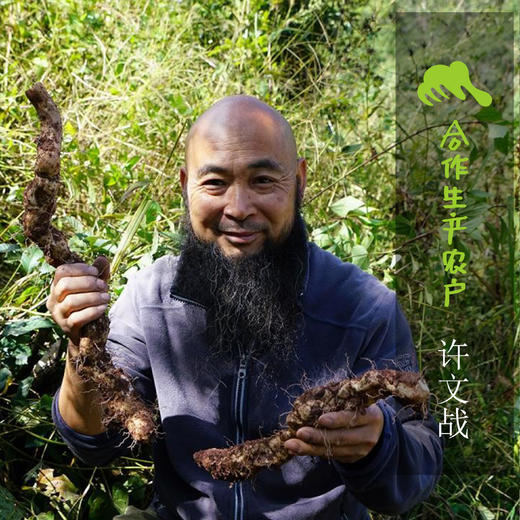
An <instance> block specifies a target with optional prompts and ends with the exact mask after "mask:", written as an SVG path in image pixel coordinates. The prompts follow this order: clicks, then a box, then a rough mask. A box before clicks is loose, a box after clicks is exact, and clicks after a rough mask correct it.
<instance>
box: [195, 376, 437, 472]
mask: <svg viewBox="0 0 520 520" xmlns="http://www.w3.org/2000/svg"><path fill="white" fill-rule="evenodd" d="M389 396H394V397H396V398H398V399H400V400H401V401H403V402H404V403H405V404H406V405H409V406H411V407H413V408H415V409H417V410H418V411H422V413H423V414H424V415H426V413H427V406H428V398H429V396H430V392H429V390H428V386H427V384H426V382H425V381H424V379H422V378H421V376H420V374H418V373H415V372H401V371H397V370H390V369H385V370H369V371H368V372H365V373H364V374H363V375H361V376H360V377H355V378H352V379H344V380H343V381H338V382H331V383H328V384H326V385H324V386H318V387H315V388H311V389H310V390H307V391H306V392H304V393H303V394H302V395H300V396H299V397H298V398H297V399H296V400H295V401H294V404H293V409H292V410H291V412H289V414H288V415H287V419H286V423H287V428H286V429H283V430H279V431H277V432H275V433H274V434H273V435H271V436H270V437H264V438H261V439H255V440H249V441H246V442H244V443H242V444H238V445H236V446H231V447H230V448H211V449H208V450H201V451H198V452H196V453H195V454H194V455H193V458H194V460H195V462H196V463H197V464H198V465H199V466H201V467H203V468H204V469H206V470H207V471H208V472H209V473H210V474H211V476H212V477H213V478H214V479H219V480H229V481H231V482H236V481H238V480H243V479H248V478H251V477H253V476H254V475H255V474H256V473H258V472H259V471H260V470H261V469H263V468H270V467H277V466H281V465H282V464H284V463H285V462H287V461H288V460H289V459H290V458H292V456H293V455H291V454H290V453H289V451H288V450H286V449H285V447H284V442H285V441H287V440H289V439H291V438H294V437H296V432H297V431H298V429H299V428H301V427H302V426H312V427H314V428H317V427H318V419H319V418H320V416H321V415H323V414H324V413H329V412H339V411H342V410H348V411H353V412H356V413H364V412H365V410H366V408H368V407H369V406H370V405H372V404H374V403H375V402H376V401H378V400H379V399H383V398H385V397H389Z"/></svg>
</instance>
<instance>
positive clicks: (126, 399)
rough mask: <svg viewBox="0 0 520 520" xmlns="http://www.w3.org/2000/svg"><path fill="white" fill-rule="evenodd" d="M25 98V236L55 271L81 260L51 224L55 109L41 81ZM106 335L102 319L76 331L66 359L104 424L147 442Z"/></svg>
mask: <svg viewBox="0 0 520 520" xmlns="http://www.w3.org/2000/svg"><path fill="white" fill-rule="evenodd" d="M26 95H27V97H28V98H29V101H30V102H31V103H32V104H33V105H34V108H36V112H37V113H38V118H39V120H40V123H41V131H40V135H39V136H38V138H37V140H36V142H37V154H36V165H35V168H34V170H35V177H34V179H33V180H32V181H31V183H30V184H29V185H28V186H27V188H26V190H25V192H24V209H25V211H24V214H23V217H22V224H23V229H24V234H25V236H26V237H27V238H29V239H30V240H32V241H33V242H34V243H36V244H37V245H38V246H39V247H40V249H41V250H42V251H43V253H44V255H45V259H46V260H47V262H48V263H49V264H50V265H52V266H54V267H58V266H60V265H62V264H69V263H75V262H83V260H82V259H81V257H80V256H79V255H77V254H76V253H74V252H72V251H70V249H69V246H68V243H67V238H66V236H65V235H64V234H63V233H62V232H61V231H60V230H58V229H56V228H55V227H53V226H52V225H51V223H50V222H51V219H52V216H53V214H54V212H55V210H56V199H57V196H58V191H59V189H60V186H61V180H60V151H61V140H62V124H61V117H60V113H59V110H58V108H57V107H56V105H55V104H54V102H53V100H52V98H51V97H50V96H49V94H48V93H47V91H46V90H45V88H44V86H43V85H42V84H41V83H35V84H34V85H33V86H32V87H31V88H30V89H29V90H28V91H27V92H26ZM94 265H95V266H96V267H97V268H98V270H99V271H100V273H101V272H102V271H103V269H108V261H107V260H106V259H105V258H104V257H100V258H98V259H97V260H96V262H94ZM108 331H109V321H108V318H107V316H101V317H100V318H98V319H97V320H95V321H93V322H91V323H88V324H87V325H85V326H84V327H83V328H82V329H81V333H80V336H81V339H80V343H79V349H78V353H77V354H72V355H73V357H72V359H71V361H72V363H73V364H74V365H75V367H76V371H77V373H78V374H79V376H80V377H81V378H82V379H83V380H85V381H89V382H91V383H93V385H94V386H95V387H96V388H97V389H98V390H99V392H100V394H101V396H102V404H103V407H104V417H103V419H102V420H103V425H104V426H105V427H107V428H108V427H115V426H119V427H123V428H124V429H126V430H128V433H129V434H130V436H131V437H132V439H133V441H134V442H149V441H150V440H151V439H152V438H153V437H154V435H155V432H156V427H155V421H154V412H153V411H152V410H151V409H150V408H149V407H148V406H147V405H146V404H145V403H144V402H143V400H142V399H141V397H140V396H139V394H138V393H137V392H136V391H135V390H134V389H133V388H132V385H131V381H130V379H129V378H128V377H127V376H126V375H125V373H124V372H123V371H122V370H121V369H119V368H116V367H114V365H113V364H112V361H111V359H110V355H109V354H108V352H107V351H106V350H105V343H106V339H107V336H108Z"/></svg>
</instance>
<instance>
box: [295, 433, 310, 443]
mask: <svg viewBox="0 0 520 520" xmlns="http://www.w3.org/2000/svg"><path fill="white" fill-rule="evenodd" d="M310 438H311V436H310V435H309V433H308V432H302V433H299V434H298V439H301V440H302V441H308V440H310Z"/></svg>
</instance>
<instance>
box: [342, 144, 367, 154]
mask: <svg viewBox="0 0 520 520" xmlns="http://www.w3.org/2000/svg"><path fill="white" fill-rule="evenodd" d="M361 146H362V145H361V143H356V144H347V145H346V146H344V147H343V148H342V149H341V151H342V152H343V153H346V154H350V153H354V152H355V151H357V150H359V149H360V148H361Z"/></svg>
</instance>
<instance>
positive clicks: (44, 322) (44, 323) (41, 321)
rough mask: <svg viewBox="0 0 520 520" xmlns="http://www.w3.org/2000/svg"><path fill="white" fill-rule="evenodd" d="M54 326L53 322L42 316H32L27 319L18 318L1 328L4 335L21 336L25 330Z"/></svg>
mask: <svg viewBox="0 0 520 520" xmlns="http://www.w3.org/2000/svg"><path fill="white" fill-rule="evenodd" d="M51 327H54V322H53V321H52V320H50V319H49V318H44V317H42V316H33V317H31V318H29V319H28V320H18V321H13V322H11V323H8V324H7V325H6V326H5V327H4V330H3V335H4V336H21V335H22V334H26V333H27V332H32V331H33V330H37V329H48V328H51Z"/></svg>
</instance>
